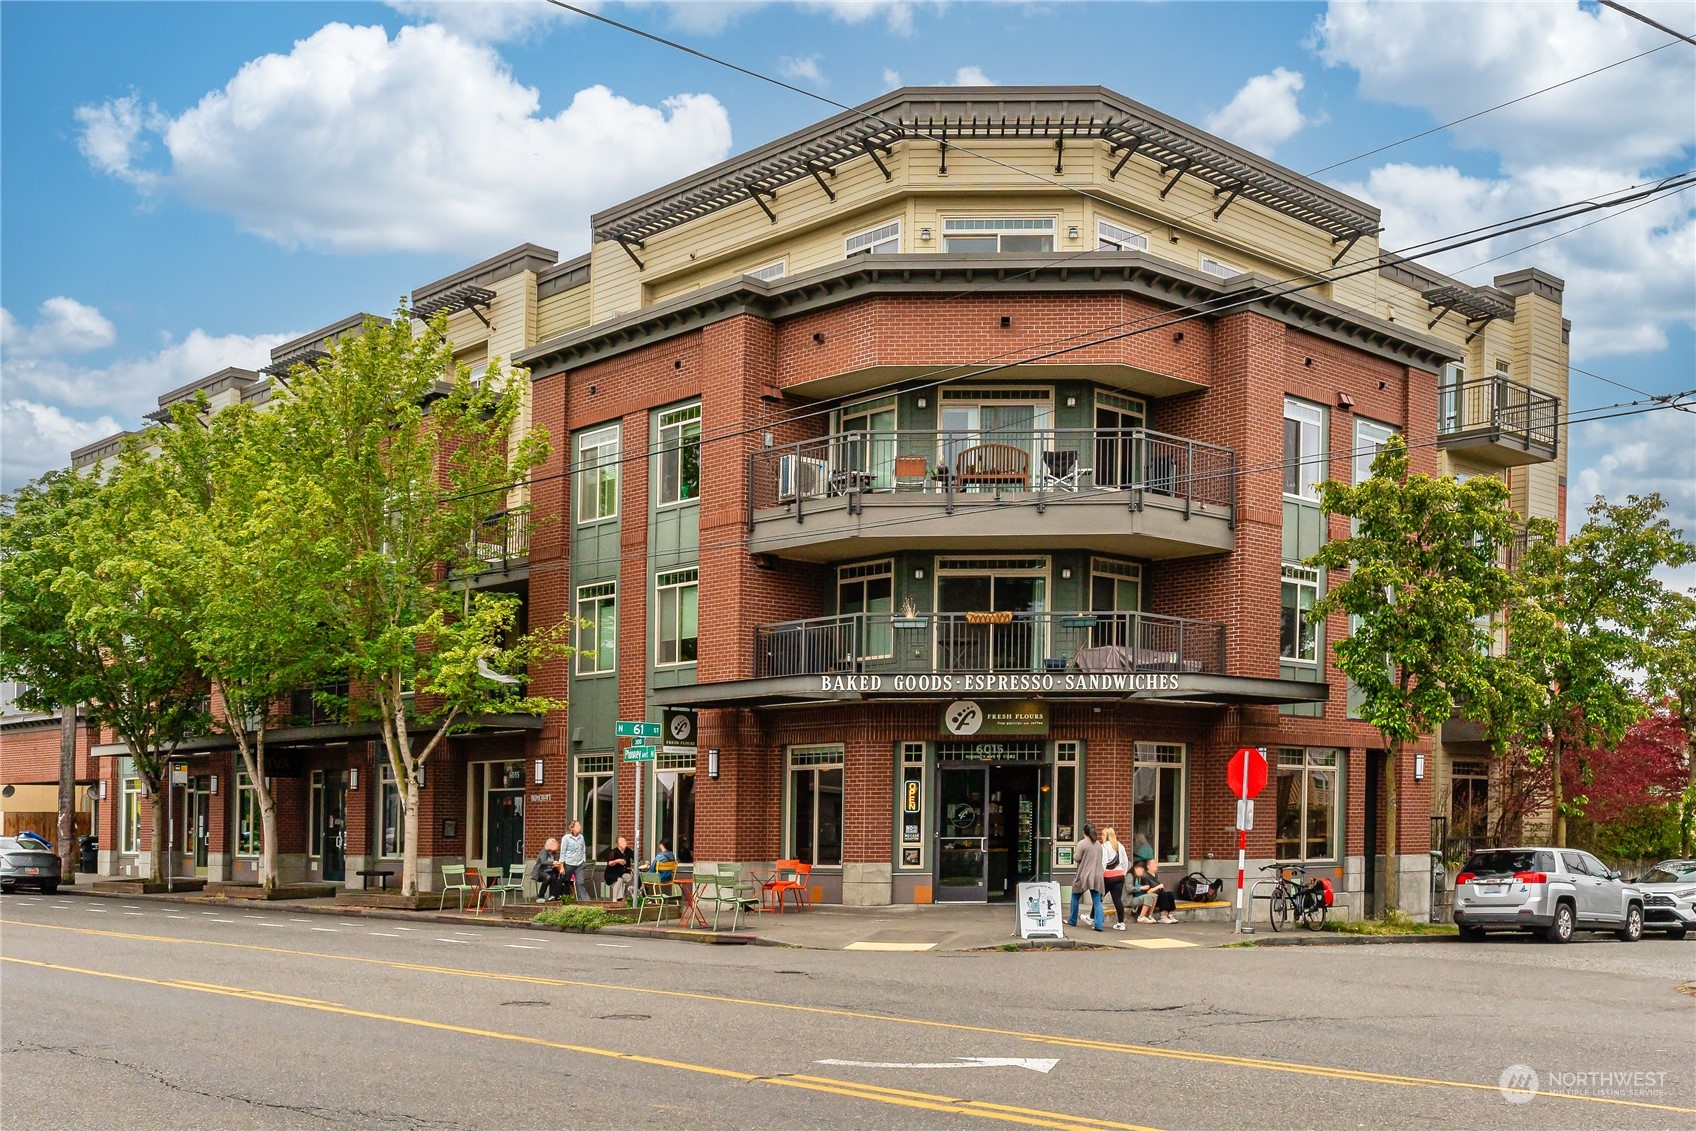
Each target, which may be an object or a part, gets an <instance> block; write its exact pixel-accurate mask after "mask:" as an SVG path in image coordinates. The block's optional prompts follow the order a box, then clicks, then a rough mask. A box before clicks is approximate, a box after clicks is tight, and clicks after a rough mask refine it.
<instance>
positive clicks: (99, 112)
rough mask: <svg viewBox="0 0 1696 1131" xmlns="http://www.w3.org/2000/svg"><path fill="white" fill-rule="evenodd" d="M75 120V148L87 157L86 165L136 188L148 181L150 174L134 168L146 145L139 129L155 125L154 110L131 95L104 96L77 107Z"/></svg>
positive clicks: (156, 116)
mask: <svg viewBox="0 0 1696 1131" xmlns="http://www.w3.org/2000/svg"><path fill="white" fill-rule="evenodd" d="M76 120H77V124H78V125H79V126H81V127H82V133H81V134H80V135H79V136H78V138H77V149H79V150H80V151H81V152H82V155H83V156H84V157H86V158H88V162H89V164H91V165H93V166H94V167H95V168H96V169H99V170H100V171H101V172H103V173H110V174H111V175H112V176H114V177H120V178H122V179H124V180H126V181H129V182H130V183H131V184H134V185H136V186H137V187H138V188H145V187H146V186H148V185H149V184H151V183H152V181H153V179H154V175H153V174H152V173H151V172H149V171H147V170H145V169H140V168H138V167H137V166H136V159H137V158H138V157H140V156H141V155H142V154H143V153H145V152H146V151H147V148H148V145H147V142H146V141H145V140H144V139H143V138H142V131H143V130H145V129H157V128H158V124H159V118H158V111H157V110H155V109H154V108H152V107H143V106H142V104H141V99H140V98H139V97H138V96H136V95H134V94H131V95H127V96H126V97H123V98H112V99H108V100H107V101H105V102H103V103H101V104H100V105H98V106H79V107H77V110H76Z"/></svg>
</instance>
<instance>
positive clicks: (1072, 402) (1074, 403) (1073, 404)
mask: <svg viewBox="0 0 1696 1131" xmlns="http://www.w3.org/2000/svg"><path fill="white" fill-rule="evenodd" d="M1066 407H1067V408H1077V407H1078V398H1077V397H1067V398H1066Z"/></svg>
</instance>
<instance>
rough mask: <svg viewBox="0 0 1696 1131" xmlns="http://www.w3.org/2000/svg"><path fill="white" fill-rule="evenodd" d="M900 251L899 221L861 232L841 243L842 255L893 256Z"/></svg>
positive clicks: (892, 221)
mask: <svg viewBox="0 0 1696 1131" xmlns="http://www.w3.org/2000/svg"><path fill="white" fill-rule="evenodd" d="M900 250H901V221H899V220H891V221H890V222H889V223H887V224H879V225H878V226H877V227H875V228H868V229H866V230H865V231H863V232H856V233H855V234H854V235H851V236H849V237H848V238H847V239H845V240H843V241H842V254H844V255H846V256H849V257H850V258H852V257H853V256H856V255H895V254H897V253H898V252H899V251H900Z"/></svg>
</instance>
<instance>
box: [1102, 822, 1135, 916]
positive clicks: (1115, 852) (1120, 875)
mask: <svg viewBox="0 0 1696 1131" xmlns="http://www.w3.org/2000/svg"><path fill="white" fill-rule="evenodd" d="M1126 855H1127V853H1126V850H1125V846H1124V845H1122V844H1120V843H1119V834H1118V833H1116V832H1114V831H1113V828H1112V826H1111V825H1110V826H1108V827H1107V828H1105V829H1102V830H1101V878H1102V880H1103V881H1104V882H1105V883H1106V886H1107V894H1108V895H1110V896H1112V897H1113V914H1114V915H1115V917H1116V918H1117V921H1116V922H1115V923H1114V924H1113V929H1114V930H1115V931H1122V930H1124V929H1125V869H1126V867H1127V866H1128V865H1129V863H1130V861H1128V860H1126V859H1125V857H1126ZM1103 910H1106V909H1105V908H1103Z"/></svg>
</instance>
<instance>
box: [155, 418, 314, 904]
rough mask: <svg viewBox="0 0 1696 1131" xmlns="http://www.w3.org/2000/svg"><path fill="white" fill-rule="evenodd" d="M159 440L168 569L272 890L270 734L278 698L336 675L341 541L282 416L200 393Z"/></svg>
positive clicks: (263, 876) (262, 873)
mask: <svg viewBox="0 0 1696 1131" xmlns="http://www.w3.org/2000/svg"><path fill="white" fill-rule="evenodd" d="M159 435H160V437H161V439H160V453H159V456H158V471H159V473H160V475H161V477H162V478H163V479H164V481H165V482H166V483H167V484H168V485H169V489H170V490H169V498H168V503H169V506H168V511H169V521H170V523H171V526H172V536H171V539H170V551H171V552H172V553H173V555H174V556H173V558H172V560H171V568H172V569H173V571H174V572H175V573H176V575H177V576H178V577H179V578H180V579H181V580H182V581H183V583H184V584H185V585H186V589H187V593H188V595H189V600H190V602H191V605H190V611H189V617H188V627H187V631H188V637H189V641H190V643H191V644H192V646H193V649H194V655H195V661H196V663H197V665H198V666H199V669H200V671H201V672H202V673H203V674H204V675H205V676H206V678H207V679H208V680H210V681H211V684H212V687H213V689H214V690H215V691H216V692H217V693H218V697H219V698H220V699H221V700H222V710H221V711H220V712H218V713H217V714H216V715H215V716H214V718H213V724H212V725H213V726H214V727H215V728H216V729H219V730H222V731H224V732H226V733H228V734H230V735H231V736H232V737H233V738H234V740H235V743H236V749H237V750H238V751H239V752H240V755H241V760H242V765H243V767H244V768H245V769H246V771H247V776H248V779H249V781H250V782H252V785H253V789H254V792H255V795H256V798H257V801H258V804H259V816H260V843H259V880H260V883H261V884H263V885H264V887H265V888H266V890H271V889H273V888H275V887H276V885H277V882H278V876H277V852H278V845H277V805H276V800H275V798H274V797H273V795H272V792H271V787H270V778H269V773H268V770H267V766H266V750H265V743H266V735H267V732H268V731H269V730H270V729H271V728H272V726H273V725H274V715H275V707H276V705H277V703H278V701H279V700H281V699H283V698H285V697H286V696H288V695H289V694H290V693H291V692H292V691H294V690H296V689H299V688H303V687H310V686H312V685H313V684H315V683H317V682H319V681H320V680H321V679H322V678H323V677H324V676H325V674H326V672H327V671H328V670H329V664H330V662H331V658H332V655H333V649H334V646H335V639H334V634H333V633H332V632H331V629H330V627H329V620H330V615H331V614H330V609H329V598H330V594H331V589H332V586H333V585H334V582H335V580H336V578H337V576H338V573H339V571H340V568H341V566H342V565H343V561H344V555H343V553H342V549H343V546H342V544H341V542H340V540H339V539H338V538H337V537H336V535H335V533H334V531H333V529H332V527H331V523H330V521H329V517H330V514H331V508H330V507H329V506H328V501H327V499H326V497H325V495H324V492H323V489H322V487H321V485H320V484H319V483H318V482H317V481H316V479H315V478H314V477H313V476H311V475H309V474H306V473H305V472H306V470H307V469H306V468H305V467H304V465H303V464H302V463H301V461H299V460H298V459H295V458H293V454H292V452H290V451H289V448H288V442H289V440H288V436H287V433H286V430H285V429H284V427H283V422H282V420H281V418H280V417H279V416H278V415H277V414H275V413H270V412H256V411H254V410H253V409H252V408H250V407H248V406H246V405H237V406H233V407H230V408H226V409H224V410H222V411H220V412H218V413H216V414H215V415H209V413H208V409H207V406H206V403H205V400H204V398H200V399H198V400H197V401H196V402H190V403H184V404H179V405H177V406H176V408H175V410H174V412H173V419H172V427H170V428H168V429H163V430H161V431H160V433H159Z"/></svg>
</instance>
